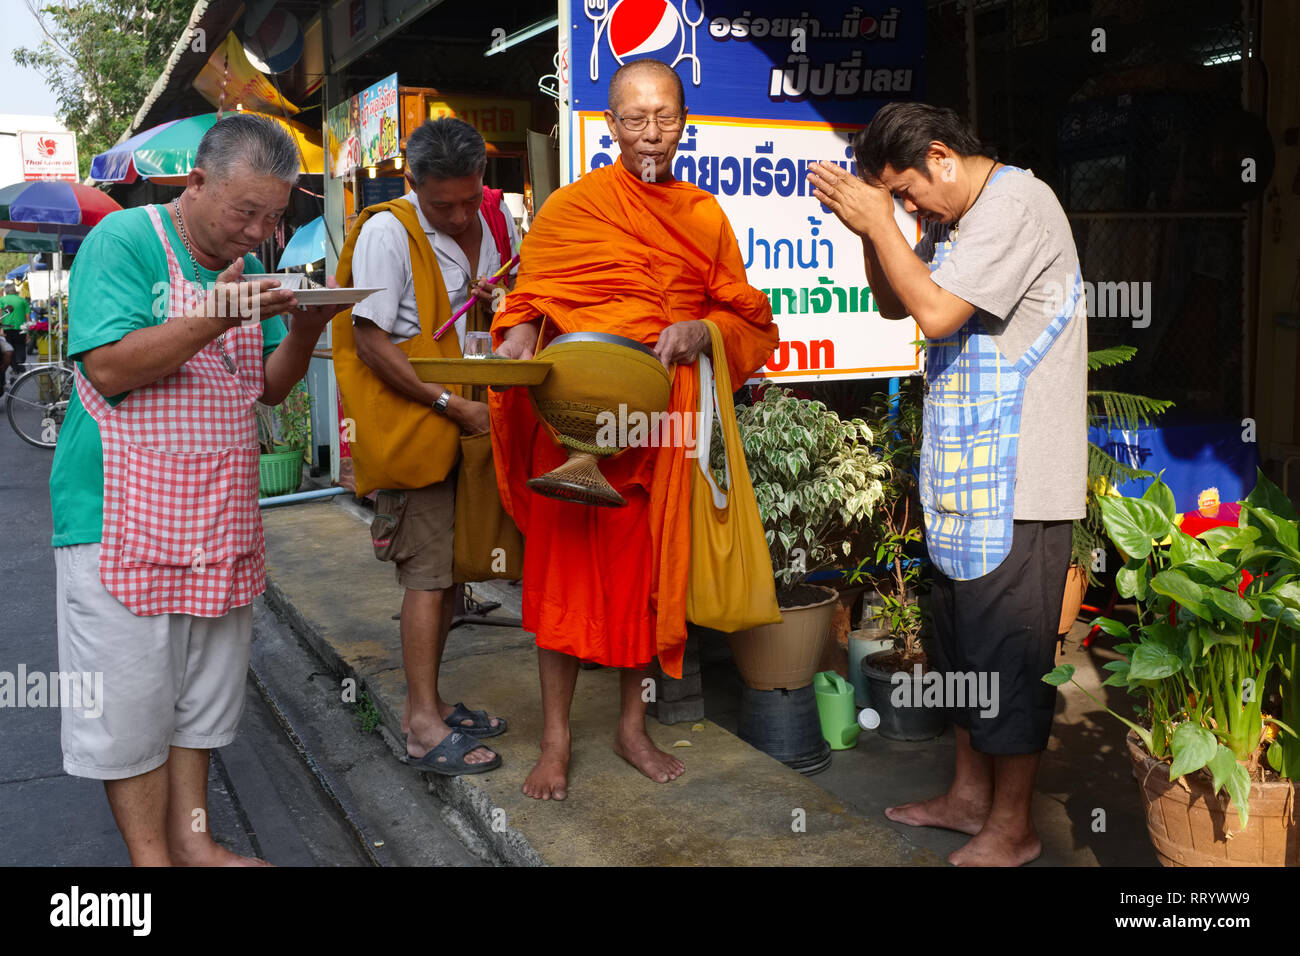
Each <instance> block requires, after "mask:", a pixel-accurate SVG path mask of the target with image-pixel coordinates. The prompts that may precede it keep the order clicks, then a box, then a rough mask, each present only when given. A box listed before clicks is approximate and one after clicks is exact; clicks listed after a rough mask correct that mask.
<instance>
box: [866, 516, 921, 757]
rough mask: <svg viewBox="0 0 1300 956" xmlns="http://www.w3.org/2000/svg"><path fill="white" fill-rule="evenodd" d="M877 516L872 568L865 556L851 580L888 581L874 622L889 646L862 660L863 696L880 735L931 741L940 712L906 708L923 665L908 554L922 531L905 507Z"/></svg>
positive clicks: (915, 582) (917, 570)
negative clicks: (877, 720) (876, 717)
mask: <svg viewBox="0 0 1300 956" xmlns="http://www.w3.org/2000/svg"><path fill="white" fill-rule="evenodd" d="M878 514H879V521H880V522H881V526H882V527H881V535H880V538H879V542H878V544H877V546H876V553H875V555H874V556H873V557H874V568H870V571H869V570H868V569H869V562H870V561H871V560H872V559H871V558H868V559H867V560H865V561H863V562H862V564H860V565H859V566H858V567H857V568H855V569H854V571H853V574H852V575H851V577H850V580H859V579H861V578H862V577H865V576H867V575H868V573H875V574H879V573H880V569H884V574H883V577H884V579H885V581H887V582H888V586H885V585H884V582H882V586H881V591H880V605H879V608H878V609H877V612H876V623H877V624H878V626H880V627H882V628H883V630H884V631H885V632H886V633H887V634H888V635H889V639H890V642H891V644H892V646H891V647H887V648H885V649H883V650H879V651H877V652H875V653H873V654H868V655H866V656H865V657H863V659H862V663H861V665H860V668H861V671H862V677H863V682H864V685H865V690H866V698H867V701H868V702H869V704H870V706H871V708H872V709H873V710H875V711H876V712H877V713H878V714H879V715H880V726H879V733H880V735H881V736H882V737H887V738H889V739H891V740H930V739H931V738H933V737H937V736H939V735H940V734H941V733H943V727H944V714H943V710H942V709H940V708H936V707H915V706H911V704H912V702H913V701H914V700H919V699H921V697H922V695H920V694H916V695H914V693H913V688H912V683H913V681H915V680H917V679H918V676H919V675H921V674H923V673H924V671H925V669H926V668H927V666H928V661H927V659H926V654H925V649H924V648H923V647H922V646H921V628H922V625H923V617H922V613H921V605H920V601H919V591H920V585H921V562H920V561H919V560H918V559H917V558H916V557H914V556H913V555H911V554H909V551H911V550H915V548H916V547H917V546H918V545H919V544H920V542H921V537H922V536H921V529H920V528H919V527H908V525H907V519H908V516H909V515H910V514H911V508H910V507H909V506H906V505H905V506H904V507H903V508H902V509H901V512H899V511H895V512H891V511H890V509H888V508H882V509H881V510H880V511H879V513H878ZM877 580H879V578H878V579H877ZM918 668H919V670H918Z"/></svg>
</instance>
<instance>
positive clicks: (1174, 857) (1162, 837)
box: [1043, 472, 1300, 866]
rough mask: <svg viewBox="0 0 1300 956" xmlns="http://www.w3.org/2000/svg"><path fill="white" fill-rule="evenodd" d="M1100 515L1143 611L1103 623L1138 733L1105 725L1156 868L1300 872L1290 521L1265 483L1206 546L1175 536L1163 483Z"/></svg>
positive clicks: (1298, 704)
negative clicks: (1138, 804) (1133, 781)
mask: <svg viewBox="0 0 1300 956" xmlns="http://www.w3.org/2000/svg"><path fill="white" fill-rule="evenodd" d="M1100 507H1101V512H1102V517H1103V521H1104V523H1105V528H1106V532H1107V534H1109V536H1110V539H1111V541H1112V542H1114V544H1115V546H1116V547H1117V548H1119V549H1120V551H1121V552H1123V553H1124V554H1125V555H1126V556H1127V560H1126V562H1125V564H1124V566H1123V567H1122V568H1120V569H1119V571H1118V572H1117V573H1116V587H1117V588H1118V589H1119V592H1120V594H1121V595H1123V596H1125V597H1131V598H1135V599H1136V600H1137V605H1138V622H1137V624H1136V625H1135V626H1133V627H1128V626H1126V625H1124V624H1121V623H1120V622H1118V621H1114V620H1111V619H1108V618H1098V620H1097V623H1098V624H1099V625H1100V626H1101V627H1102V628H1103V629H1104V630H1105V631H1106V632H1107V633H1109V634H1112V635H1114V636H1117V637H1120V638H1122V639H1124V643H1121V644H1119V645H1117V647H1116V650H1117V651H1118V652H1119V653H1120V654H1121V655H1122V658H1121V659H1120V660H1115V661H1111V662H1110V663H1108V664H1106V665H1105V669H1106V670H1108V671H1110V672H1111V674H1110V676H1109V677H1107V679H1106V680H1105V681H1104V682H1103V683H1104V685H1105V686H1114V687H1123V688H1126V689H1127V690H1128V692H1129V693H1130V694H1131V695H1133V696H1135V697H1137V698H1138V701H1139V703H1138V706H1137V707H1136V708H1135V710H1136V711H1137V713H1138V719H1137V720H1136V721H1134V720H1129V719H1127V718H1125V717H1121V716H1120V715H1118V714H1115V713H1114V711H1109V712H1110V713H1111V714H1112V716H1115V717H1116V718H1117V719H1119V720H1120V721H1122V722H1123V723H1124V724H1126V725H1127V726H1128V727H1129V729H1130V732H1129V735H1128V752H1129V757H1130V760H1131V761H1132V764H1133V772H1134V775H1135V776H1136V777H1137V779H1138V781H1139V784H1140V786H1141V789H1142V798H1143V803H1144V805H1145V806H1146V812H1147V828H1148V831H1149V833H1150V835H1151V841H1152V843H1153V845H1154V846H1155V849H1156V853H1157V854H1158V855H1159V857H1160V860H1161V862H1162V863H1164V864H1165V865H1167V866H1172V865H1183V866H1187V865H1199V866H1204V865H1215V866H1225V865H1226V866H1235V865H1261V864H1262V865H1284V864H1289V865H1297V864H1300V810H1297V800H1296V796H1297V795H1296V783H1295V781H1296V780H1297V779H1300V738H1297V736H1296V731H1295V728H1296V727H1297V726H1300V724H1298V723H1297V721H1300V669H1297V641H1298V640H1300V541H1298V537H1300V534H1298V532H1297V523H1296V512H1295V509H1294V508H1293V507H1292V505H1291V502H1290V501H1289V500H1288V499H1287V498H1286V496H1285V495H1283V494H1282V492H1281V491H1280V490H1279V489H1278V488H1277V486H1276V485H1274V484H1272V482H1270V481H1268V479H1267V478H1265V477H1264V475H1263V473H1262V472H1261V473H1260V474H1259V479H1258V483H1257V484H1256V486H1255V489H1254V490H1253V491H1252V492H1251V493H1250V495H1249V496H1248V497H1247V498H1246V500H1245V501H1243V502H1241V503H1240V512H1241V513H1240V520H1239V523H1238V526H1237V527H1219V528H1211V529H1210V530H1208V531H1205V532H1203V533H1201V534H1200V535H1198V536H1197V537H1192V536H1191V535H1188V534H1186V533H1184V532H1183V531H1182V530H1181V529H1180V528H1178V527H1177V526H1176V525H1175V524H1174V521H1173V518H1174V499H1173V495H1172V493H1170V491H1169V489H1168V488H1167V487H1166V486H1165V485H1164V484H1163V483H1162V482H1160V481H1157V482H1156V483H1155V484H1153V485H1152V486H1151V488H1150V489H1148V490H1147V492H1146V494H1145V495H1143V497H1142V498H1141V499H1136V498H1121V497H1106V498H1103V499H1102V500H1101V502H1100ZM1073 675H1074V668H1073V667H1071V666H1070V665H1068V664H1062V665H1060V666H1058V667H1056V668H1055V669H1054V670H1053V671H1052V672H1051V673H1050V674H1048V675H1046V676H1045V677H1044V678H1043V680H1045V681H1047V682H1048V683H1049V684H1053V685H1056V686H1059V685H1061V684H1063V683H1065V682H1066V681H1070V682H1072V683H1074V684H1075V686H1076V687H1079V686H1080V685H1079V684H1078V682H1077V681H1074V678H1073ZM1080 689H1081V690H1082V687H1080ZM1085 693H1087V692H1086V691H1085ZM1088 696H1089V697H1091V695H1088ZM1093 699H1094V701H1095V698H1093ZM1108 710H1109V709H1108ZM1225 790H1226V791H1227V797H1228V798H1230V799H1231V806H1232V807H1233V808H1235V810H1236V813H1235V814H1232V815H1230V814H1229V804H1228V800H1227V799H1223V798H1221V797H1220V796H1219V795H1220V793H1221V792H1222V791H1225ZM1234 822H1235V823H1236V824H1237V825H1238V826H1237V827H1234V826H1233V824H1234ZM1234 831H1235V832H1234Z"/></svg>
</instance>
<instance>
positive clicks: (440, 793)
mask: <svg viewBox="0 0 1300 956" xmlns="http://www.w3.org/2000/svg"><path fill="white" fill-rule="evenodd" d="M264 599H265V600H266V603H267V606H268V607H270V608H271V609H272V610H273V611H275V613H276V614H278V615H279V616H280V618H281V620H283V621H284V622H285V623H286V624H287V625H288V626H289V627H290V628H291V629H292V630H293V632H294V633H295V634H297V635H298V636H299V637H300V638H301V639H302V640H303V641H304V642H306V644H307V645H308V646H309V647H310V648H311V649H312V650H313V651H314V652H315V653H316V655H317V656H318V657H320V659H321V661H322V663H324V664H325V666H326V667H328V668H329V669H330V671H331V672H332V673H333V674H334V675H335V676H336V677H338V678H340V679H343V678H349V677H350V678H352V679H353V680H355V681H356V682H357V687H358V689H360V690H363V691H365V692H366V694H367V696H368V697H369V699H370V701H371V703H373V704H374V706H375V708H376V709H377V710H378V711H379V714H380V719H381V720H382V723H381V725H380V727H379V731H380V733H381V734H382V735H383V738H384V742H385V743H387V744H388V746H389V749H391V750H392V751H393V754H394V756H395V757H405V754H406V747H405V746H404V745H403V744H402V741H401V716H400V715H399V714H395V713H394V712H393V711H392V709H391V708H390V707H389V706H388V705H387V695H385V694H383V693H380V692H379V690H378V688H376V687H372V686H371V685H370V682H369V681H368V679H367V678H366V676H365V675H363V674H361V673H358V672H357V670H356V669H355V668H353V667H352V666H351V665H349V664H348V662H347V661H345V660H344V659H343V657H342V656H341V655H340V654H339V652H338V650H337V649H336V648H335V647H334V645H333V644H331V643H330V641H329V640H327V639H326V638H325V636H324V635H322V634H321V633H320V632H319V631H318V630H317V629H316V628H315V627H314V626H313V625H312V624H311V622H310V621H308V620H307V618H306V617H305V616H304V615H303V614H302V612H300V611H299V610H298V608H297V607H296V606H295V605H294V603H293V602H292V601H291V600H290V599H289V597H288V595H286V594H285V593H284V590H283V589H282V588H281V587H280V586H279V585H278V584H276V582H275V580H274V578H273V577H272V573H271V572H270V571H269V570H268V572H267V578H266V594H265V595H264ZM304 753H305V751H304ZM308 756H309V755H308ZM420 776H422V777H423V778H424V780H425V783H426V785H427V787H428V791H429V793H431V794H432V795H433V796H435V797H436V798H437V799H438V800H439V801H440V802H441V803H442V804H443V814H442V817H443V821H444V822H445V823H446V824H447V825H448V826H449V827H450V828H451V829H452V830H454V831H456V832H457V833H458V835H460V836H461V838H462V842H464V843H465V844H466V846H467V847H469V848H470V849H471V851H474V850H476V849H477V850H479V851H480V852H481V851H482V849H484V848H486V849H487V851H488V855H489V856H491V857H492V858H493V859H492V860H491V862H494V863H502V864H507V865H514V866H544V865H545V863H544V862H543V861H542V858H541V857H540V856H539V855H538V853H537V851H536V850H534V849H533V848H532V846H531V845H530V844H529V843H528V840H527V838H526V837H525V836H524V835H523V834H522V833H520V832H519V831H518V830H516V829H514V828H513V827H511V826H509V825H508V824H506V825H504V826H502V824H501V823H500V821H499V819H497V820H494V813H493V811H494V810H495V809H496V808H495V807H494V806H493V805H492V801H491V800H489V799H488V797H487V795H486V794H484V793H483V791H482V790H480V789H478V788H477V787H474V786H472V785H470V784H467V783H466V782H465V781H464V780H463V779H462V778H460V777H443V776H441V775H439V774H432V773H421V774H420ZM345 812H346V810H345ZM349 819H351V815H349ZM354 825H355V824H354Z"/></svg>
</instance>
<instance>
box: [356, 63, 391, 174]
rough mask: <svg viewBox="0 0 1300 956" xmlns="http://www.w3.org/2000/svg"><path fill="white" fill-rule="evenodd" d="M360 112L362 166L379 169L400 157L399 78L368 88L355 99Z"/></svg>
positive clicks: (385, 78)
mask: <svg viewBox="0 0 1300 956" xmlns="http://www.w3.org/2000/svg"><path fill="white" fill-rule="evenodd" d="M356 99H358V101H359V102H360V110H361V131H360V134H361V165H362V166H378V165H379V164H380V163H382V162H384V161H385V160H388V159H392V158H393V157H395V156H398V155H400V154H401V147H400V146H399V145H398V142H397V139H398V136H397V130H398V122H397V118H398V109H397V74H396V73H394V74H392V75H391V76H386V77H384V78H383V79H382V80H380V81H379V82H378V83H376V84H375V85H374V86H369V87H366V89H364V90H362V91H361V93H360V94H358V96H357V97H356Z"/></svg>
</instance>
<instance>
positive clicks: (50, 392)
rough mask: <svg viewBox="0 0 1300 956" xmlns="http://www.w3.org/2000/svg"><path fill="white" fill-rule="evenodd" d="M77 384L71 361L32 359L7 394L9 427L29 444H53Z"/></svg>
mask: <svg viewBox="0 0 1300 956" xmlns="http://www.w3.org/2000/svg"><path fill="white" fill-rule="evenodd" d="M75 388H76V383H75V381H74V379H73V376H72V368H71V366H70V365H68V364H66V363H59V362H50V363H46V364H44V365H30V363H29V366H28V368H27V369H26V370H25V371H24V372H23V373H22V374H21V375H19V376H18V377H17V378H15V379H14V380H13V384H12V385H10V386H9V390H8V392H7V393H6V394H5V406H6V412H7V413H8V415H9V425H10V427H12V428H13V430H14V431H15V432H16V433H17V434H18V437H19V438H21V439H22V440H23V441H25V442H27V443H28V444H29V445H35V446H36V447H37V448H53V447H54V445H55V443H56V442H57V441H58V440H59V430H60V429H61V428H62V427H63V419H64V417H65V416H66V415H67V414H68V401H69V400H70V399H71V398H72V392H73V389H75Z"/></svg>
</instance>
